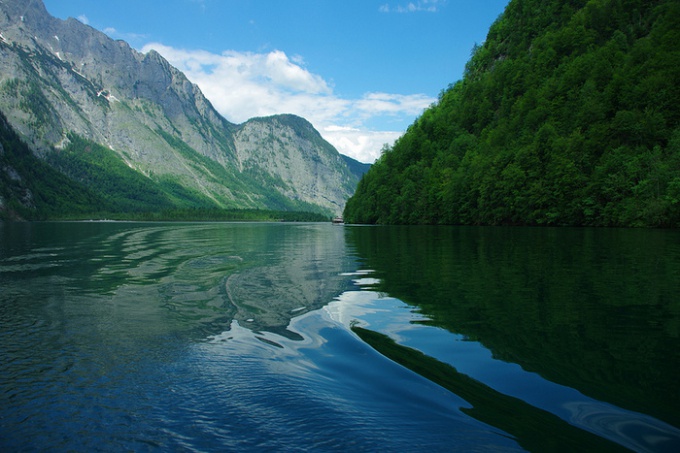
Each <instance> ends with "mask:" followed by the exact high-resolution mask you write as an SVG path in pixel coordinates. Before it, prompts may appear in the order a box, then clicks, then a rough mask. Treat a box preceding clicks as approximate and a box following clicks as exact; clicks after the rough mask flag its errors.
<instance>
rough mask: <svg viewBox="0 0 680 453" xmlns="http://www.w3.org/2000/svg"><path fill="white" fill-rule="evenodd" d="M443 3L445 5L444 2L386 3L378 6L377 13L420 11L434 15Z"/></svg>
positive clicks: (430, 0)
mask: <svg viewBox="0 0 680 453" xmlns="http://www.w3.org/2000/svg"><path fill="white" fill-rule="evenodd" d="M444 3H446V0H418V1H415V2H408V3H405V4H404V3H402V4H398V5H390V4H389V3H386V4H384V5H381V6H380V8H379V11H380V12H381V13H416V12H420V11H425V12H428V13H436V12H437V11H439V8H440V7H441V6H442V5H443V4H444Z"/></svg>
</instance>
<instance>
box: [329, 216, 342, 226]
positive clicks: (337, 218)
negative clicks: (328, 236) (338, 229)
mask: <svg viewBox="0 0 680 453" xmlns="http://www.w3.org/2000/svg"><path fill="white" fill-rule="evenodd" d="M332 222H333V223H334V224H335V225H340V224H342V223H345V221H344V220H343V218H342V217H333V221H332Z"/></svg>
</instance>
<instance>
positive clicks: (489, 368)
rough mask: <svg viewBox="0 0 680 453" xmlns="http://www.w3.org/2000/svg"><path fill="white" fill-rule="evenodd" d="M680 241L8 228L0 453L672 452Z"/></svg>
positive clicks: (248, 228)
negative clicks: (247, 452)
mask: <svg viewBox="0 0 680 453" xmlns="http://www.w3.org/2000/svg"><path fill="white" fill-rule="evenodd" d="M678 239H680V238H678V234H677V233H676V232H673V231H642V230H641V231H635V230H633V231H626V230H589V229H584V230H549V229H545V230H543V229H516V228H508V229H494V228H487V229H485V228H456V227H449V228H419V227H411V228H392V227H355V226H344V227H338V226H333V225H330V224H328V225H324V224H259V223H244V224H239V223H167V224H165V223H146V224H145V223H122V222H111V223H104V222H80V223H28V224H0V289H1V292H0V359H1V360H0V448H1V449H2V450H4V451H14V450H44V449H52V450H54V449H56V450H79V451H83V450H93V449H96V450H100V451H101V450H104V451H119V450H140V449H141V450H163V451H166V450H179V449H181V450H184V449H188V450H202V451H224V450H225V449H226V450H233V449H239V450H256V451H260V450H262V449H275V450H296V451H298V450H299V451H319V450H321V451H328V450H341V451H346V450H349V449H353V450H359V451H376V450H381V451H397V450H399V451H404V450H407V451H408V450H410V451H413V450H414V449H427V450H432V451H452V450H454V451H498V450H502V451H506V450H509V451H515V450H522V449H528V450H545V449H553V448H554V449H565V448H570V449H583V448H589V449H593V448H595V446H598V448H599V449H619V448H621V446H625V447H628V448H630V449H632V450H639V451H674V450H677V447H678V445H679V444H678V443H679V442H680V434H679V430H678V425H679V422H678V418H677V417H678V414H677V411H676V409H675V408H676V407H677V404H678V402H679V401H678V400H679V397H678V387H677V384H676V379H675V376H676V374H677V370H678V355H677V354H678V348H677V346H678V332H679V331H680V329H679V328H678V327H679V325H680V321H679V316H680V315H679V311H680V310H678V299H677V294H680V291H679V290H680V287H678V285H680V283H679V282H678V278H677V276H678V275H680V274H679V273H678V271H679V270H680V250H679V248H678V247H679V246H678V244H680V241H678Z"/></svg>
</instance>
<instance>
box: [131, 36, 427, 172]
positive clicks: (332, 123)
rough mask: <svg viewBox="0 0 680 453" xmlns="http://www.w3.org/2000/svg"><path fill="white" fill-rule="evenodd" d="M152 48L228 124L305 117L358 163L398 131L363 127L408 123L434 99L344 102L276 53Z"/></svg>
mask: <svg viewBox="0 0 680 453" xmlns="http://www.w3.org/2000/svg"><path fill="white" fill-rule="evenodd" d="M151 49H154V50H156V51H157V52H159V53H160V54H161V55H163V56H164V57H165V58H166V59H167V60H168V61H169V62H170V63H171V64H172V65H174V66H175V67H177V68H178V69H179V70H181V71H182V72H184V74H186V76H187V77H188V78H189V79H190V80H191V81H192V82H194V83H196V84H197V85H198V86H199V87H200V88H201V91H203V93H204V94H205V95H206V97H207V98H208V99H210V102H211V103H212V104H213V105H214V106H215V108H216V109H217V110H218V111H219V112H220V113H221V114H222V115H223V116H224V117H225V118H227V119H228V120H230V121H232V122H235V123H242V122H244V121H246V120H248V119H250V118H253V117H256V116H268V115H274V114H278V113H293V114H296V115H299V116H302V117H304V118H306V119H308V120H309V121H310V122H311V123H312V124H313V125H314V127H316V129H317V130H318V131H319V132H320V133H321V135H322V136H323V137H324V138H325V139H326V140H328V141H329V142H330V143H331V144H333V145H334V146H335V147H336V148H337V149H338V151H340V152H341V153H343V154H346V155H348V156H351V157H353V158H355V159H357V160H359V161H362V162H373V161H374V160H375V159H377V158H378V157H379V156H380V151H381V149H382V147H383V144H385V143H388V144H390V145H391V144H392V143H393V142H394V140H395V139H396V138H398V137H399V136H400V135H401V133H402V132H400V131H394V130H374V129H371V128H369V127H368V126H367V123H369V122H371V123H376V122H380V120H385V119H392V120H394V119H399V120H402V122H403V121H406V122H407V123H410V122H411V121H413V118H414V117H416V116H417V115H419V114H420V113H422V111H423V109H424V108H426V107H427V106H429V105H430V104H431V103H432V102H434V100H435V99H433V98H430V97H428V96H425V95H423V94H414V95H401V94H389V93H367V94H365V95H363V96H362V97H361V98H359V99H346V98H342V97H339V96H337V95H336V94H335V93H334V92H333V88H332V86H331V84H329V83H328V82H326V81H325V80H324V79H323V78H322V77H321V76H319V75H317V74H313V73H312V72H310V71H309V70H307V69H306V68H305V67H304V60H303V59H302V58H301V57H300V56H294V57H288V55H286V54H285V53H284V52H282V51H280V50H274V51H271V52H266V53H254V52H237V51H233V50H228V51H224V52H222V53H221V54H215V53H211V52H207V51H203V50H183V49H176V48H173V47H169V46H165V45H163V44H158V43H151V44H147V45H146V46H144V47H143V48H142V52H148V51H149V50H151Z"/></svg>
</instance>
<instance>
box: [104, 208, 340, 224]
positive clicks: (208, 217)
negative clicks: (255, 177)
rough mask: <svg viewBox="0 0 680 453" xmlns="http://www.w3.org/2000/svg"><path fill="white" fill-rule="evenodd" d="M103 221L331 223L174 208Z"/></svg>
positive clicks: (319, 218)
mask: <svg viewBox="0 0 680 453" xmlns="http://www.w3.org/2000/svg"><path fill="white" fill-rule="evenodd" d="M98 218H99V219H110V220H133V221H154V222H155V221H176V222H177V221H179V222H192V221H197V222H330V220H331V219H330V218H329V217H327V216H325V215H323V214H319V213H316V212H306V211H271V210H267V209H220V208H174V209H166V210H161V211H151V212H133V213H108V214H104V213H101V214H100V215H99V216H98Z"/></svg>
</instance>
